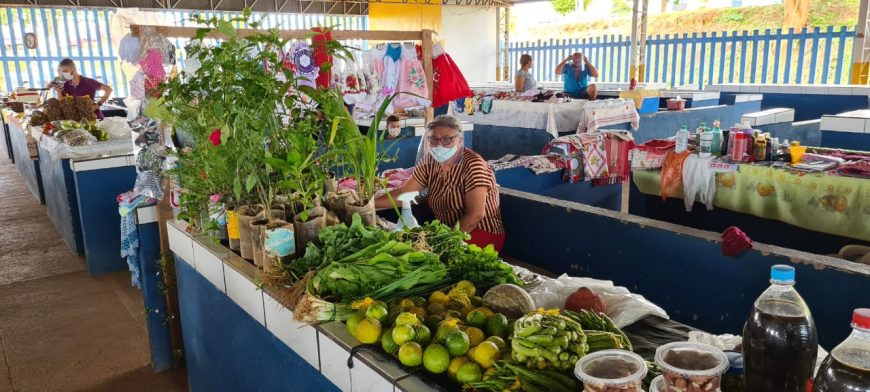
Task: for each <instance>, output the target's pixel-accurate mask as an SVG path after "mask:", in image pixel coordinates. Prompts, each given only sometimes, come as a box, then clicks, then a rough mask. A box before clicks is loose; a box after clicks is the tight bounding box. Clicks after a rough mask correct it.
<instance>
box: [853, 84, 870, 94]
mask: <svg viewBox="0 0 870 392" xmlns="http://www.w3.org/2000/svg"><path fill="white" fill-rule="evenodd" d="M852 95H870V87H867V86H861V87H853V88H852Z"/></svg>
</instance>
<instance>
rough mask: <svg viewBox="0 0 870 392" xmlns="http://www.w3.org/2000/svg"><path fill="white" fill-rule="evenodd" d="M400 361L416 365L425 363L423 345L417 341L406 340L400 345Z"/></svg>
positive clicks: (407, 364)
mask: <svg viewBox="0 0 870 392" xmlns="http://www.w3.org/2000/svg"><path fill="white" fill-rule="evenodd" d="M399 362H401V363H402V365H405V366H410V367H415V366H420V364H421V363H423V347H421V346H420V344H419V343H417V342H406V343H405V344H403V345H401V346H400V347H399Z"/></svg>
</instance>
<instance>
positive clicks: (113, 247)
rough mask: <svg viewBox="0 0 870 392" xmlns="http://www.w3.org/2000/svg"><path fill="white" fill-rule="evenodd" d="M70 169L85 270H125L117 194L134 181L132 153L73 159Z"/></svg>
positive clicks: (124, 190)
mask: <svg viewBox="0 0 870 392" xmlns="http://www.w3.org/2000/svg"><path fill="white" fill-rule="evenodd" d="M72 171H73V175H74V180H75V194H76V196H77V198H78V210H79V218H80V220H81V225H82V241H83V244H84V251H85V257H86V259H87V264H88V273H89V274H91V275H92V276H96V275H102V274H105V273H109V272H114V271H124V270H126V269H127V262H126V261H125V260H124V259H123V258H121V218H120V215H119V214H118V199H117V197H118V195H120V194H121V193H124V192H126V191H128V190H130V189H132V188H133V185H134V184H135V182H136V168H135V167H134V162H133V155H124V156H116V157H109V158H97V159H88V160H74V161H72Z"/></svg>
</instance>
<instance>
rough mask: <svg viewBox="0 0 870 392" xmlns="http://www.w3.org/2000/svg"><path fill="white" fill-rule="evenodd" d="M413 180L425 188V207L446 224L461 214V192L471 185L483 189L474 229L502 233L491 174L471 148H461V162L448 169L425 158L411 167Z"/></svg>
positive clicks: (463, 195) (495, 186) (462, 209)
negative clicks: (481, 210)
mask: <svg viewBox="0 0 870 392" xmlns="http://www.w3.org/2000/svg"><path fill="white" fill-rule="evenodd" d="M414 179H415V180H417V182H418V183H420V185H422V186H423V187H424V188H429V208H431V209H432V211H433V212H434V213H435V217H436V218H438V220H439V221H441V222H442V223H444V224H446V225H449V226H454V225H456V223H458V222H459V220H460V219H462V216H463V215H465V195H466V194H467V193H468V192H470V191H471V190H472V189H474V188H477V187H484V188H486V205H485V216H484V217H483V219H482V220H481V221H480V222H478V224H477V229H478V230H482V231H485V232H488V233H492V234H502V233H504V225H503V224H502V221H501V209H500V208H499V198H498V186H497V185H496V182H495V173H493V171H492V169H491V168H490V167H489V165H487V164H486V161H484V160H483V158H482V157H481V156H480V155H477V153H475V152H474V151H471V150H469V149H467V148H464V149H463V151H462V161H461V162H460V163H458V164H456V165H454V166H453V167H451V168H450V169H449V170H448V171H444V170H442V169H441V165H440V164H438V163H436V162H434V161H432V160H431V159H426V160H424V161H423V162H421V163H420V164H419V165H417V167H415V168H414Z"/></svg>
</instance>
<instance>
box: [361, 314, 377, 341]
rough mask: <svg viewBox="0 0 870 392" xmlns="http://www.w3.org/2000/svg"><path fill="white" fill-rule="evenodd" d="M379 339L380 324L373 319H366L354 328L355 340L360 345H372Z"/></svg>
mask: <svg viewBox="0 0 870 392" xmlns="http://www.w3.org/2000/svg"><path fill="white" fill-rule="evenodd" d="M380 339H381V322H380V321H378V319H376V318H373V317H366V318H365V320H363V321H360V322H359V325H357V327H356V340H359V342H360V343H362V344H374V343H377V342H378V341H379V340H380Z"/></svg>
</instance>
